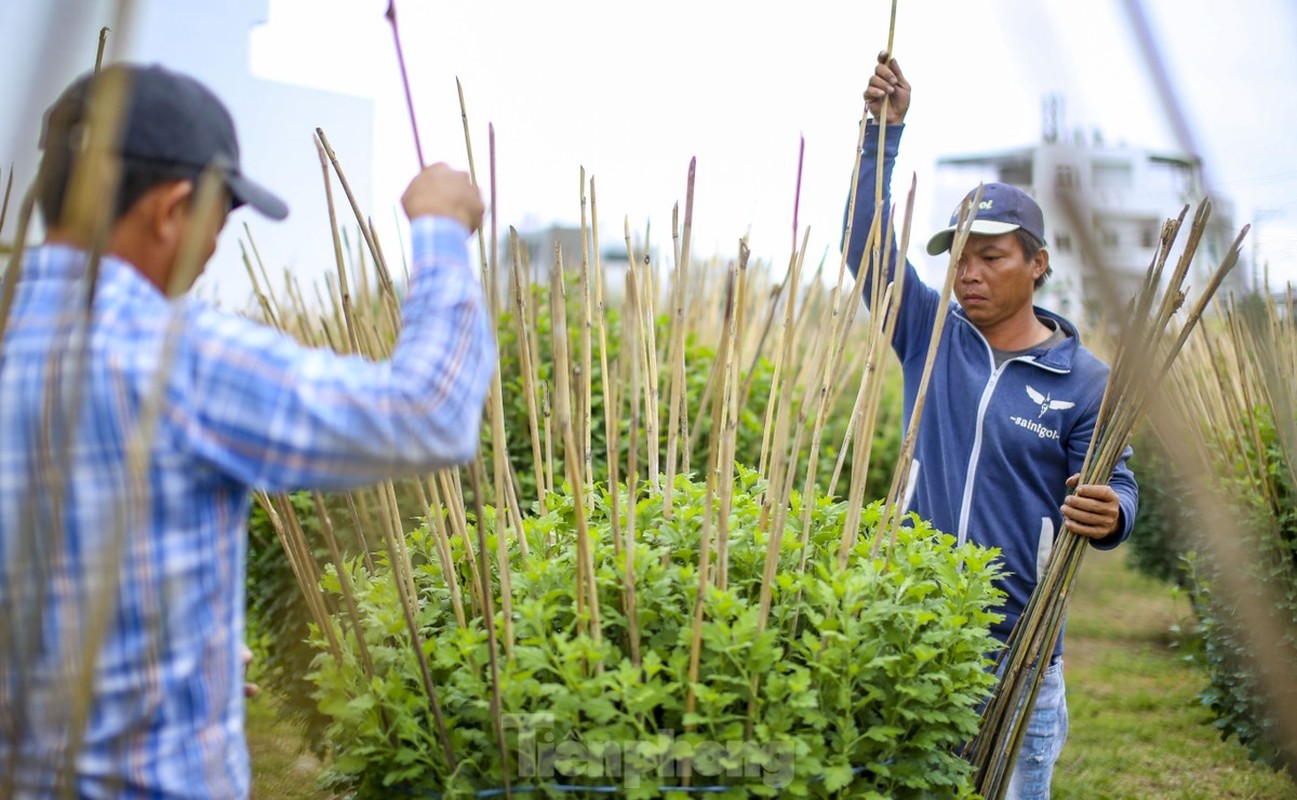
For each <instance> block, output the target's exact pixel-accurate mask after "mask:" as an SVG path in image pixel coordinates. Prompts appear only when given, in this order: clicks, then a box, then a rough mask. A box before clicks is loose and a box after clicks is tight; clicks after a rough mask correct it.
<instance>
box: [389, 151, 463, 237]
mask: <svg viewBox="0 0 1297 800" xmlns="http://www.w3.org/2000/svg"><path fill="white" fill-rule="evenodd" d="M401 205H402V206H404V207H405V215H406V216H407V217H409V218H410V219H414V218H415V217H430V216H431V217H449V218H450V219H453V220H456V221H457V222H460V223H461V224H463V226H464V227H465V228H468V232H469V233H472V232H473V231H475V230H477V229H478V227H479V226H480V225H481V224H482V213H483V205H482V194H481V192H479V191H478V190H477V187H476V186H474V185H473V182H472V180H470V179H469V176H468V173H467V172H460V171H458V170H453V169H451V168H450V167H448V166H447V165H445V164H441V163H438V164H433V165H432V166H430V167H426V168H425V169H424V170H423V171H422V172H420V173H419V174H418V175H416V176H414V180H412V181H410V185H409V186H408V187H406V190H405V194H403V195H401Z"/></svg>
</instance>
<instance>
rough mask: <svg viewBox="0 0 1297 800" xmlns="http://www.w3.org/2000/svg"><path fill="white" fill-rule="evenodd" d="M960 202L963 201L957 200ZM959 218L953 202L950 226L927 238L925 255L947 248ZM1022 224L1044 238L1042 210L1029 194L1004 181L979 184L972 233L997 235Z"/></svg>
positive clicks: (1035, 234)
mask: <svg viewBox="0 0 1297 800" xmlns="http://www.w3.org/2000/svg"><path fill="white" fill-rule="evenodd" d="M976 193H977V192H976V190H974V191H972V192H969V193H968V195H967V196H966V197H965V199H971V198H972V197H973V195H974V194H976ZM960 205H963V201H960ZM958 222H959V208H958V206H956V208H955V211H954V213H953V214H951V215H950V227H949V228H946V229H944V230H941V231H938V232H937V233H936V235H934V236H933V237H932V238H931V239H929V240H928V255H930V256H936V255H941V254H942V253H944V252H946V251H947V250H949V249H950V244H951V242H953V241H954V238H955V227H956V224H957V223H958ZM1019 228H1022V229H1023V230H1025V231H1026V232H1027V233H1030V234H1031V235H1032V236H1035V237H1036V238H1037V239H1039V240H1040V241H1041V243H1042V244H1043V243H1044V242H1045V214H1044V212H1042V211H1041V210H1040V206H1039V205H1037V204H1036V201H1035V200H1033V199H1032V198H1031V195H1029V194H1027V193H1026V192H1024V191H1022V190H1021V189H1019V188H1018V187H1016V186H1010V185H1009V184H1007V183H988V184H985V185H984V186H983V188H982V201H981V202H980V203H978V204H977V217H976V218H975V219H974V220H973V224H972V227H971V231H972V233H981V234H986V235H987V236H999V235H1000V234H1003V233H1009V232H1011V231H1016V230H1018V229H1019Z"/></svg>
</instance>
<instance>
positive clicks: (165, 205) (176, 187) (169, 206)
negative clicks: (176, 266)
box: [142, 180, 194, 247]
mask: <svg viewBox="0 0 1297 800" xmlns="http://www.w3.org/2000/svg"><path fill="white" fill-rule="evenodd" d="M193 198H194V182H193V181H188V180H181V181H167V182H165V183H160V184H158V185H157V186H154V187H153V188H152V189H150V190H149V191H148V193H147V194H146V195H145V197H144V198H142V199H143V200H144V201H145V202H146V203H148V205H147V209H148V222H149V229H150V231H151V232H152V233H153V235H154V236H155V237H156V238H157V239H158V241H159V242H165V243H166V244H168V245H170V246H172V247H175V246H178V245H179V243H180V238H181V237H182V236H183V235H184V232H185V223H186V222H187V221H188V219H189V210H190V206H191V205H192V203H193Z"/></svg>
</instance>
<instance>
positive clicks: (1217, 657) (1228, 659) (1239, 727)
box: [1192, 409, 1297, 774]
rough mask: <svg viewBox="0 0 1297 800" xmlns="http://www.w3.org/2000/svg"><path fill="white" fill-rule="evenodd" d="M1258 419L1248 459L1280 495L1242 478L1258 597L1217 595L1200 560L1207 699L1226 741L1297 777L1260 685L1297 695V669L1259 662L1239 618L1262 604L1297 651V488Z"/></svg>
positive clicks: (1269, 427)
mask: <svg viewBox="0 0 1297 800" xmlns="http://www.w3.org/2000/svg"><path fill="white" fill-rule="evenodd" d="M1256 414H1257V420H1258V423H1259V424H1258V428H1259V430H1260V433H1261V436H1260V439H1259V441H1258V442H1256V443H1249V444H1247V445H1246V461H1247V463H1251V464H1260V465H1263V470H1264V473H1265V475H1266V477H1267V478H1268V480H1269V482H1270V483H1271V485H1272V491H1269V492H1264V491H1261V490H1260V488H1259V487H1256V486H1253V485H1251V483H1250V481H1247V480H1245V479H1244V478H1242V477H1240V478H1239V479H1238V483H1239V485H1240V489H1241V491H1239V492H1237V493H1236V496H1237V498H1238V507H1237V509H1236V511H1237V518H1238V519H1239V522H1240V525H1239V532H1238V533H1239V535H1240V536H1248V537H1251V539H1252V541H1253V542H1254V543H1255V545H1256V548H1257V550H1258V551H1259V553H1260V556H1261V558H1260V563H1259V564H1255V565H1252V567H1251V571H1250V574H1249V575H1248V578H1249V584H1250V585H1252V586H1253V587H1255V589H1254V591H1253V592H1252V593H1250V594H1249V595H1248V596H1245V597H1238V598H1229V597H1226V596H1224V595H1223V594H1222V593H1221V592H1219V591H1217V590H1216V587H1217V586H1218V585H1219V582H1218V577H1217V575H1216V573H1215V570H1214V569H1213V568H1212V566H1211V565H1210V564H1209V563H1208V562H1207V561H1206V560H1205V559H1202V558H1195V559H1193V564H1194V571H1193V578H1194V584H1193V587H1192V591H1193V593H1194V594H1195V596H1196V597H1195V606H1196V607H1197V608H1198V610H1199V618H1200V622H1201V626H1200V636H1201V641H1200V643H1199V647H1200V656H1199V657H1200V659H1201V661H1202V663H1203V664H1204V665H1205V667H1206V668H1207V671H1208V674H1209V676H1210V685H1209V686H1208V687H1207V689H1205V690H1204V691H1203V693H1202V695H1201V701H1202V703H1203V704H1204V705H1206V706H1207V707H1208V708H1210V709H1211V712H1212V714H1213V716H1214V717H1215V725H1216V727H1217V728H1218V729H1219V730H1220V733H1221V737H1222V738H1229V737H1230V736H1237V737H1238V739H1239V741H1240V742H1242V743H1243V744H1244V745H1245V746H1246V747H1247V748H1248V752H1249V754H1250V756H1251V757H1252V758H1253V759H1254V760H1258V761H1262V762H1264V763H1266V764H1269V765H1270V766H1272V767H1275V768H1280V767H1283V768H1286V769H1287V770H1288V771H1289V772H1290V773H1293V774H1297V764H1294V763H1291V761H1288V760H1286V756H1285V754H1284V753H1282V752H1281V751H1280V749H1279V747H1278V746H1277V744H1276V743H1277V741H1278V731H1277V729H1276V727H1275V721H1274V719H1273V717H1272V715H1271V713H1270V711H1271V709H1273V708H1275V705H1274V704H1272V703H1270V702H1269V701H1267V700H1266V698H1264V697H1263V696H1262V693H1261V691H1260V683H1259V681H1258V675H1259V674H1265V673H1270V674H1274V675H1278V676H1282V677H1280V678H1279V682H1280V684H1281V685H1286V686H1287V687H1288V691H1289V692H1292V693H1295V694H1297V686H1295V685H1293V683H1292V682H1291V676H1292V674H1293V663H1292V662H1291V661H1285V662H1284V663H1278V664H1270V663H1259V662H1258V660H1257V658H1256V657H1255V654H1254V653H1253V652H1252V650H1251V648H1249V647H1248V646H1247V644H1246V641H1245V639H1244V638H1243V636H1242V635H1241V634H1242V630H1241V626H1242V624H1243V623H1242V622H1241V620H1240V617H1239V614H1238V608H1239V604H1242V603H1251V604H1259V605H1258V606H1257V607H1261V608H1264V609H1266V611H1267V613H1269V614H1271V615H1273V617H1274V618H1275V619H1276V620H1277V621H1278V622H1279V623H1280V624H1281V625H1282V626H1283V629H1284V630H1286V631H1287V632H1288V633H1287V637H1286V641H1285V642H1282V643H1280V650H1281V651H1287V652H1291V653H1297V489H1295V484H1294V480H1293V477H1294V476H1293V473H1292V471H1291V468H1290V463H1289V462H1288V461H1287V459H1286V458H1285V457H1284V454H1283V452H1282V451H1281V448H1280V444H1279V441H1278V439H1277V438H1276V435H1275V429H1274V424H1273V420H1272V418H1271V416H1270V412H1269V411H1268V410H1265V409H1260V410H1258V411H1257V412H1256ZM1243 466H1244V465H1242V464H1240V465H1236V467H1237V469H1238V473H1237V474H1239V475H1240V476H1242V475H1243V474H1245V473H1244V472H1243ZM1294 699H1297V698H1294ZM1290 702H1291V701H1290Z"/></svg>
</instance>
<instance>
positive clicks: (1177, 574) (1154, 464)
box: [1126, 430, 1194, 588]
mask: <svg viewBox="0 0 1297 800" xmlns="http://www.w3.org/2000/svg"><path fill="white" fill-rule="evenodd" d="M1134 447H1135V453H1136V458H1137V459H1138V467H1139V472H1138V474H1137V475H1136V477H1137V478H1138V479H1139V514H1138V515H1137V516H1136V517H1135V527H1134V530H1132V531H1131V535H1130V541H1129V543H1128V545H1127V547H1126V559H1127V562H1128V563H1129V564H1130V565H1131V566H1132V567H1134V568H1135V569H1136V570H1138V571H1139V572H1141V573H1143V574H1145V575H1147V576H1149V577H1151V578H1157V579H1158V580H1162V581H1166V582H1167V583H1171V584H1174V585H1176V586H1179V587H1181V588H1187V587H1188V586H1189V583H1190V577H1189V562H1188V561H1187V560H1186V556H1188V555H1189V553H1191V552H1192V551H1193V548H1194V543H1193V541H1192V540H1191V537H1192V532H1193V530H1194V522H1193V502H1192V497H1191V496H1190V489H1189V487H1188V485H1187V484H1186V482H1185V480H1184V478H1183V476H1181V475H1180V474H1179V471H1178V468H1177V466H1176V464H1175V460H1174V459H1172V458H1171V457H1170V456H1168V455H1167V454H1166V452H1165V450H1164V448H1163V447H1162V446H1161V445H1160V444H1159V443H1158V441H1157V439H1156V437H1155V436H1154V435H1153V434H1152V433H1151V432H1149V431H1148V430H1144V431H1142V432H1141V433H1140V434H1138V435H1137V436H1136V438H1135V444H1134Z"/></svg>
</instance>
